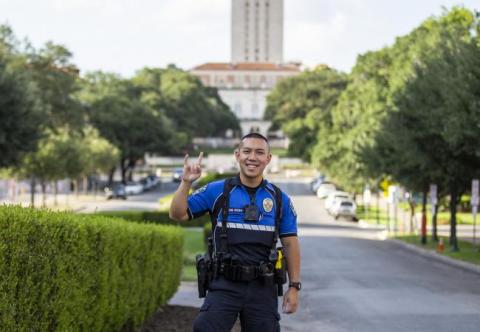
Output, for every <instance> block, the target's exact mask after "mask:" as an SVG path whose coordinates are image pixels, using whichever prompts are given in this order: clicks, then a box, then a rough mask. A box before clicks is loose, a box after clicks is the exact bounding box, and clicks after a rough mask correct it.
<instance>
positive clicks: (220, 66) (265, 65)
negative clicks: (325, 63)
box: [192, 62, 300, 72]
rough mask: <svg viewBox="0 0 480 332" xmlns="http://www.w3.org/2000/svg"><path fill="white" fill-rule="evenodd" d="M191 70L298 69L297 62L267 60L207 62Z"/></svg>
mask: <svg viewBox="0 0 480 332" xmlns="http://www.w3.org/2000/svg"><path fill="white" fill-rule="evenodd" d="M192 70H205V71H207V70H229V71H230V70H238V71H257V70H258V71H294V72H298V71H300V64H298V63H282V64H277V63H269V62H239V63H228V62H207V63H204V64H202V65H199V66H196V67H194V68H192Z"/></svg>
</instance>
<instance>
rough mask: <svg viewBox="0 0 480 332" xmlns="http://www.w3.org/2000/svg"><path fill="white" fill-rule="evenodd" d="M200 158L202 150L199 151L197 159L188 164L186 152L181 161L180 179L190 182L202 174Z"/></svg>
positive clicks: (201, 157)
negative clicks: (181, 172) (181, 173)
mask: <svg viewBox="0 0 480 332" xmlns="http://www.w3.org/2000/svg"><path fill="white" fill-rule="evenodd" d="M202 159H203V152H200V155H199V156H198V160H197V162H196V163H192V164H189V162H188V154H186V155H185V160H184V162H183V175H182V180H183V181H186V182H189V183H192V182H193V181H195V180H196V179H198V178H199V177H200V175H202Z"/></svg>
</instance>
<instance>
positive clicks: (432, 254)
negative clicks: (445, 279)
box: [388, 239, 480, 274]
mask: <svg viewBox="0 0 480 332" xmlns="http://www.w3.org/2000/svg"><path fill="white" fill-rule="evenodd" d="M388 241H390V242H391V243H395V244H397V245H398V246H400V247H403V248H404V249H406V250H410V251H413V252H415V253H417V254H419V255H421V256H423V257H425V258H433V259H435V260H437V261H439V262H441V263H444V264H446V265H450V266H453V267H457V268H460V269H462V270H465V271H469V272H473V273H477V274H480V266H477V265H475V264H472V263H467V262H464V261H460V260H458V259H454V258H450V257H447V256H442V255H440V254H438V253H437V252H436V251H434V250H427V249H422V248H419V247H417V246H416V245H414V244H410V243H406V242H403V241H400V240H397V239H388Z"/></svg>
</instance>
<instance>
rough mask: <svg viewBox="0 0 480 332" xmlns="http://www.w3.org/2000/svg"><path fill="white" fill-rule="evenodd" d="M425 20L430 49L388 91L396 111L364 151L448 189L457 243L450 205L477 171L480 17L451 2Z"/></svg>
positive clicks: (412, 177)
mask: <svg viewBox="0 0 480 332" xmlns="http://www.w3.org/2000/svg"><path fill="white" fill-rule="evenodd" d="M427 24H428V29H429V31H430V38H433V39H434V41H435V51H434V52H432V50H431V49H428V48H424V49H423V50H422V52H419V53H418V55H417V58H416V61H415V68H414V72H413V75H412V76H411V78H410V79H409V80H408V81H407V83H406V85H405V87H404V89H403V90H401V93H397V94H395V95H394V96H393V101H394V105H395V111H394V112H391V113H390V114H389V116H388V117H387V118H386V119H385V121H384V123H383V129H382V131H381V132H380V133H379V135H378V137H377V140H376V141H377V145H376V146H375V148H374V149H373V153H369V154H368V156H369V157H372V156H375V155H376V156H378V157H379V158H376V160H377V162H378V163H377V165H376V166H377V167H372V165H373V164H372V165H371V168H372V170H379V169H381V170H383V171H388V172H390V173H391V174H392V175H393V176H394V177H395V178H396V179H397V180H398V181H400V182H401V183H403V184H404V185H407V186H409V187H413V188H418V187H419V186H423V187H426V186H427V185H428V183H437V184H438V185H439V186H440V187H441V188H443V191H444V192H448V194H449V196H450V213H451V234H450V244H451V246H452V249H453V250H458V244H457V239H456V208H457V205H458V203H459V200H460V197H461V195H462V193H464V192H465V191H467V190H468V188H469V186H470V183H471V179H472V178H475V177H478V176H479V175H480V171H479V169H480V150H479V146H480V138H479V136H478V124H479V123H480V104H479V103H478V100H479V98H480V92H479V89H478V87H479V86H480V69H479V68H480V47H479V44H478V36H477V35H475V34H474V33H473V31H475V30H476V29H478V26H479V20H478V18H476V17H475V15H474V14H473V13H471V12H470V11H468V10H466V9H462V8H454V9H452V10H451V11H450V12H448V13H445V14H444V15H443V16H442V17H440V18H439V19H437V20H430V21H428V22H427ZM372 159H375V158H372ZM424 190H425V189H424Z"/></svg>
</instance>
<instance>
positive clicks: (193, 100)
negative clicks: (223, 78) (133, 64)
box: [132, 67, 239, 141]
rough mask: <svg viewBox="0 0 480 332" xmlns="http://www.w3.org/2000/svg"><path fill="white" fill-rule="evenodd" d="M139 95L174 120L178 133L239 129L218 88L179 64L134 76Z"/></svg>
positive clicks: (198, 134)
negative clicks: (210, 85) (212, 86)
mask: <svg viewBox="0 0 480 332" xmlns="http://www.w3.org/2000/svg"><path fill="white" fill-rule="evenodd" d="M132 81H133V83H134V85H135V87H136V88H137V89H138V90H137V91H138V93H139V96H140V98H141V100H142V101H143V102H145V103H146V104H148V105H149V106H150V107H152V108H154V109H156V110H159V111H162V112H163V113H164V114H165V115H166V116H167V117H168V118H169V119H171V120H172V122H173V124H174V126H175V129H176V131H177V132H180V133H183V135H185V136H187V137H188V140H189V141H190V140H191V138H193V137H207V136H223V135H224V134H225V131H226V130H227V129H232V130H239V124H238V121H237V119H236V117H235V115H234V114H233V113H232V112H231V111H230V110H229V108H228V106H227V105H226V104H225V103H223V102H222V100H221V99H220V97H219V95H218V92H217V90H216V89H214V88H208V87H204V86H203V85H202V84H201V82H200V80H199V79H198V78H197V77H195V76H193V75H191V74H190V73H188V72H185V71H182V70H180V69H178V68H175V67H168V68H166V69H160V68H143V69H142V70H140V71H139V72H138V73H137V74H136V75H135V77H133V78H132Z"/></svg>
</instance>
